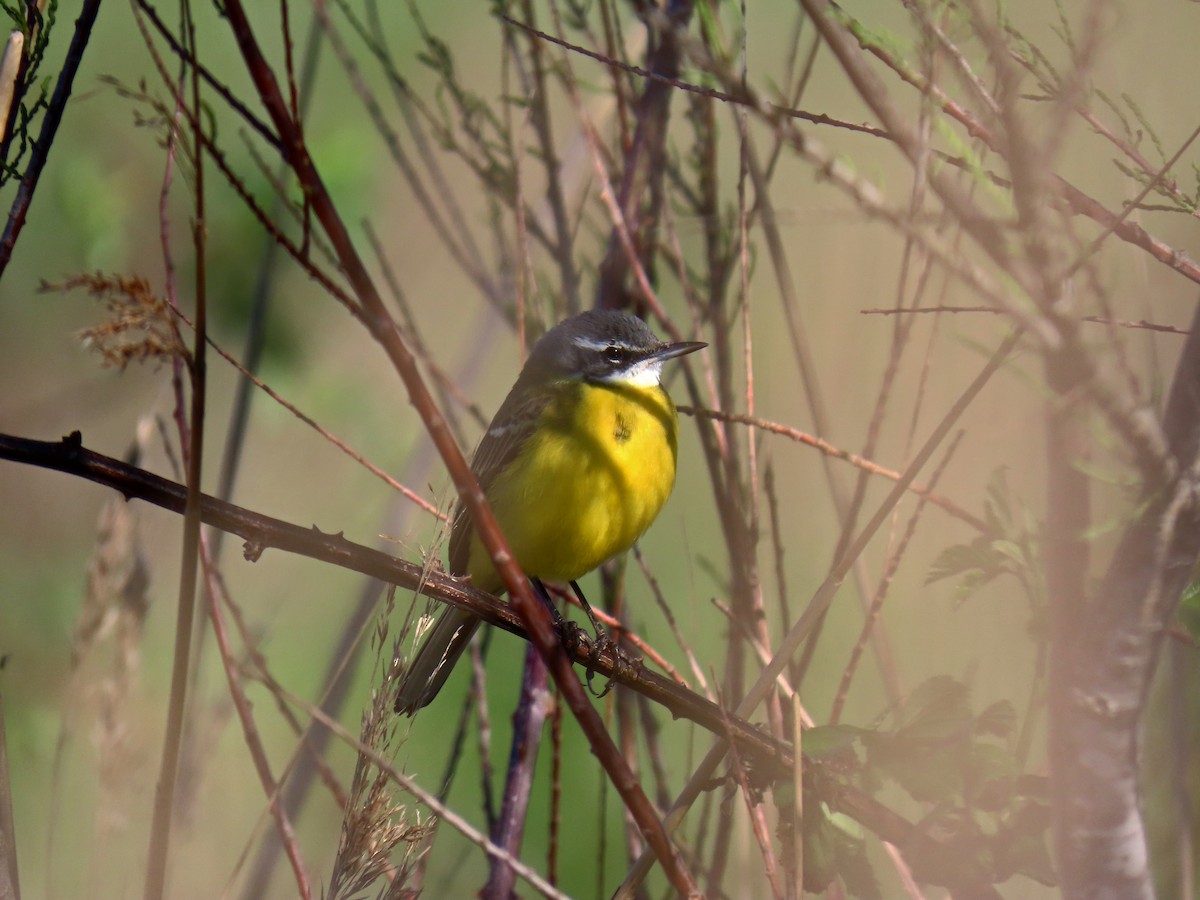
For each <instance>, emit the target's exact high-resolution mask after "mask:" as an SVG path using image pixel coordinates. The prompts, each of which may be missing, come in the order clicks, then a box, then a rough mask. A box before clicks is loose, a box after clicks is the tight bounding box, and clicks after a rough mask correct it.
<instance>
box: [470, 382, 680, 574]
mask: <svg viewBox="0 0 1200 900" xmlns="http://www.w3.org/2000/svg"><path fill="white" fill-rule="evenodd" d="M676 427H677V424H676V415H675V404H674V403H672V402H671V398H670V397H669V396H667V392H666V391H664V390H663V389H662V388H661V387H659V386H658V385H654V386H653V387H637V386H630V385H622V384H615V383H613V384H592V383H587V382H566V383H562V384H559V385H556V386H555V387H554V399H553V400H552V401H551V402H550V403H549V404H548V405H547V407H546V409H545V411H544V412H543V413H542V416H541V418H540V420H539V422H538V428H537V430H536V432H535V434H534V435H533V436H532V437H531V438H530V439H529V440H528V442H527V443H526V445H525V446H524V447H523V448H522V451H521V453H520V455H519V456H518V457H517V459H516V460H514V462H513V463H512V464H510V465H509V467H508V469H507V470H506V471H504V472H503V473H501V474H500V475H498V476H497V477H496V479H495V481H493V483H492V485H491V487H490V488H489V490H488V502H489V503H490V504H491V506H492V510H493V512H494V513H495V514H496V519H497V521H498V522H499V524H500V528H501V530H502V531H503V532H504V534H505V536H506V537H507V538H508V542H509V546H510V547H511V548H512V550H513V553H514V555H515V556H516V559H517V562H518V563H519V564H520V566H521V568H522V569H523V570H524V571H525V573H526V574H527V575H531V576H533V577H535V578H541V579H544V580H546V581H572V580H574V579H576V578H580V577H581V576H583V575H584V574H585V573H587V572H590V571H591V570H592V569H594V568H596V567H597V566H598V565H600V564H601V563H602V562H604V561H605V560H607V559H609V558H610V557H612V556H615V555H616V554H618V553H620V552H622V551H623V550H627V549H628V548H629V547H631V546H632V545H633V543H634V542H635V541H636V540H637V539H638V538H639V537H641V535H642V533H643V532H644V531H645V530H646V529H647V528H648V527H649V526H650V523H651V522H653V521H654V518H655V517H656V516H657V515H658V513H659V510H661V509H662V506H663V504H664V503H665V502H666V500H667V497H668V496H669V495H670V493H671V488H672V487H673V486H674V484H675V456H676ZM469 571H470V573H471V576H472V579H473V581H474V582H475V584H476V585H478V586H479V587H481V588H483V589H484V590H490V591H497V590H500V588H501V584H500V580H499V578H498V577H497V575H496V573H495V570H494V569H493V567H492V564H491V561H490V559H489V558H488V555H487V552H486V551H485V550H484V549H483V546H482V545H481V544H480V543H479V540H478V538H477V537H476V538H473V539H472V545H471V558H470V566H469Z"/></svg>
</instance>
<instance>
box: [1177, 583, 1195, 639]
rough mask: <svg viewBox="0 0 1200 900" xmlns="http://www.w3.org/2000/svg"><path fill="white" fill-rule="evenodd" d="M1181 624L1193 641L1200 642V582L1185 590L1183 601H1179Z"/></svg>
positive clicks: (1191, 584)
mask: <svg viewBox="0 0 1200 900" xmlns="http://www.w3.org/2000/svg"><path fill="white" fill-rule="evenodd" d="M1179 624H1180V625H1182V626H1183V627H1184V629H1185V630H1186V631H1187V633H1188V634H1189V635H1191V637H1192V640H1194V641H1200V581H1193V582H1191V583H1190V584H1189V585H1188V586H1187V587H1186V588H1184V589H1183V599H1182V600H1181V601H1179Z"/></svg>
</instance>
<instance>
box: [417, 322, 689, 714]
mask: <svg viewBox="0 0 1200 900" xmlns="http://www.w3.org/2000/svg"><path fill="white" fill-rule="evenodd" d="M704 346H706V345H705V344H702V343H697V342H692V341H682V342H679V343H663V342H662V341H660V340H659V339H658V338H657V337H655V335H654V332H652V331H651V330H650V329H649V327H647V325H646V323H644V322H643V321H642V320H641V319H639V318H637V317H636V316H633V315H630V314H629V313H624V312H616V311H614V310H592V311H589V312H585V313H581V314H580V315H577V316H573V317H572V318H570V319H567V320H566V321H565V322H561V323H559V324H558V325H556V326H555V327H554V328H551V329H550V330H549V331H547V332H546V334H545V335H543V336H542V338H541V340H539V341H538V342H537V343H536V344H535V345H534V347H533V350H532V352H530V354H529V359H528V360H527V361H526V363H525V367H524V368H523V369H522V370H521V374H520V375H519V376H518V377H517V382H516V384H514V385H513V387H512V390H510V391H509V392H508V397H507V398H505V400H504V403H503V404H502V405H501V407H500V410H499V411H498V412H497V413H496V417H495V418H494V419H493V420H492V424H491V425H490V426H489V427H488V430H487V433H486V434H485V435H484V437H483V440H482V441H481V442H480V444H479V448H478V449H477V450H476V451H475V457H474V460H473V462H472V469H473V470H474V472H475V477H476V478H477V479H479V484H480V487H482V488H483V492H484V495H485V496H486V497H487V500H488V503H489V504H490V506H491V508H492V512H493V513H494V514H495V516H496V521H497V522H498V523H499V525H500V530H501V531H503V532H504V536H505V538H506V539H507V541H508V546H509V547H510V548H511V549H512V552H513V555H514V556H515V557H516V561H517V563H518V564H519V565H520V567H521V569H522V571H524V572H525V574H526V575H528V576H530V578H531V579H532V580H533V582H534V585H535V586H536V587H537V588H538V589H539V591H540V592H541V593H542V594H543V596H545V588H544V587H543V586H542V585H541V581H542V580H545V581H556V582H570V583H571V584H572V587H575V588H576V592H577V593H578V587H577V585H575V584H574V582H575V580H576V579H578V578H581V577H582V576H583V575H585V574H586V573H588V572H590V571H591V570H592V569H594V568H596V567H597V566H599V565H600V564H601V563H602V562H604V561H605V560H607V559H609V558H610V557H613V556H616V555H617V554H618V553H621V552H622V551H624V550H628V549H629V548H630V547H631V546H633V543H634V542H635V541H636V540H637V539H638V538H639V537H641V536H642V533H643V532H644V531H645V530H646V529H647V528H648V527H649V526H650V523H651V522H653V521H654V518H655V517H656V516H657V515H658V513H659V510H661V509H662V506H663V503H665V502H666V499H667V497H668V496H669V495H670V493H671V488H672V487H673V486H674V484H675V456H676V432H677V430H678V421H677V418H676V414H675V404H674V403H672V402H671V398H670V397H669V396H667V392H666V391H665V390H664V389H663V387H662V384H661V383H660V374H661V371H662V365H663V363H664V362H665V361H666V360H668V359H671V358H672V357H675V356H682V355H683V354H685V353H691V352H692V351H693V350H699V349H700V348H701V347H704ZM449 561H450V572H451V573H452V574H454V575H470V576H471V582H472V583H473V584H474V585H475V586H476V587H478V588H480V589H482V590H485V591H489V592H491V593H498V592H500V591H502V590H503V588H504V584H503V582H502V581H501V579H500V576H499V575H498V574H497V573H496V570H495V568H494V567H493V565H492V561H491V557H490V556H489V555H488V552H487V550H486V549H484V547H483V544H482V543H481V542H480V540H479V538H478V536H476V534H475V529H474V528H473V527H472V524H471V517H470V515H469V514H468V513H467V511H466V509H465V507H464V506H463V504H462V502H461V500H460V501H459V504H458V508H457V509H456V510H455V513H454V520H453V525H452V526H451V531H450V560H449ZM580 598H581V599H582V594H580ZM479 622H480V620H479V619H478V618H477V617H475V616H473V615H471V613H469V612H464V611H463V610H461V609H455V608H454V607H449V608H447V609H446V610H445V611H444V612H443V613H442V614H441V616H440V617H439V618H438V620H437V622H436V623H435V624H434V626H433V627H432V629H431V630H430V632H429V636H428V637H427V638H426V639H425V642H424V643H423V644H422V645H421V648H420V650H419V651H418V652H417V654H416V656H415V657H414V659H413V661H412V664H411V665H410V666H409V668H408V671H407V672H405V674H404V676H403V680H402V681H401V683H400V689H399V692H398V693H397V696H396V711H397V712H404V713H408V714H410V715H411V714H412V713H414V712H416V711H417V710H418V709H420V708H421V707H423V706H425V705H426V704H427V703H429V702H430V701H431V700H432V699H433V698H434V697H435V696H436V695H437V692H438V691H439V690H441V688H442V685H443V684H445V682H446V679H447V678H448V677H449V675H450V670H451V669H452V668H453V667H454V664H455V662H457V661H458V658H459V657H460V656H461V655H462V652H463V651H464V650H465V649H466V647H467V644H468V643H469V642H470V640H471V636H472V635H473V634H474V633H475V629H476V628H477V627H478V626H479Z"/></svg>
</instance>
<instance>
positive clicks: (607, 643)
mask: <svg viewBox="0 0 1200 900" xmlns="http://www.w3.org/2000/svg"><path fill="white" fill-rule="evenodd" d="M571 590H572V591H574V592H575V597H576V598H577V599H578V600H579V605H580V606H582V607H583V611H584V612H585V613H587V617H588V619H589V620H590V621H591V623H592V628H593V629H594V630H595V634H596V638H595V640H594V641H593V642H592V664H593V665H595V664H596V663H597V662H599V661H600V655H601V654H602V653H603V652H604V651H605V650H606V649H609V648H611V649H612V652H613V659H614V660H615V661H616V666H617V668H618V669H619V668H620V667H621V659H622V653H621V648H620V647H618V646H617V645H616V644H615V643H614V642H613V639H612V637H611V636H610V635H609V633H608V629H606V628H605V627H604V626H603V625H601V624H600V620H599V619H598V618H597V617H596V613H595V611H594V610H593V609H592V605H591V604H590V603H588V601H587V597H585V596H583V589H582V588H581V587H580V586H579V582H578V581H572V582H571ZM594 675H595V673H594V672H593V671H592V670H591V669H588V670H587V686H588V690H589V691H591V692H592V696H593V697H596V698H600V697H603V696H604V695H605V694H607V693H608V692H609V691H611V690H612V686H613V684H615V683H616V682H615V681H614V680H613V679H609V682H608V684H606V685H605V686H604V688H603V690H601V691H600V692H599V693H597V692H596V689H595V688H594V687H592V678H593V677H594Z"/></svg>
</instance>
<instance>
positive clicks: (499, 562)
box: [225, 0, 696, 894]
mask: <svg viewBox="0 0 1200 900" xmlns="http://www.w3.org/2000/svg"><path fill="white" fill-rule="evenodd" d="M225 12H226V15H227V16H228V19H229V23H230V27H231V29H232V31H233V35H234V38H235V40H236V41H237V44H238V48H239V50H240V51H241V54H242V58H243V60H244V61H245V63H246V68H247V69H248V71H249V73H250V77H251V79H252V80H253V82H254V86H255V89H256V91H257V93H258V95H259V98H260V99H261V100H262V102H263V104H264V105H265V106H266V108H267V112H268V115H269V117H270V119H271V122H272V124H273V125H274V126H275V129H276V131H277V133H278V134H279V137H280V143H281V146H282V152H283V154H284V158H285V159H286V160H287V162H288V164H289V165H290V166H291V168H292V170H293V171H294V172H295V174H296V177H297V179H298V180H299V182H300V185H301V187H302V189H303V190H304V193H305V197H306V199H307V201H308V202H309V203H310V204H311V207H312V210H313V214H314V215H315V217H316V219H317V221H318V222H320V224H321V227H322V229H323V230H324V231H325V233H326V235H327V236H328V238H329V240H330V243H331V244H332V246H333V249H334V252H335V254H336V255H337V257H338V260H339V262H340V263H341V266H342V269H343V271H344V273H345V275H346V278H347V279H348V280H349V282H350V284H351V285H352V286H353V288H354V292H355V294H356V296H357V298H358V300H359V302H360V303H361V304H362V310H363V316H362V321H363V323H364V324H365V325H366V326H367V329H368V330H369V331H370V333H371V336H372V337H373V338H374V339H375V340H376V341H377V342H378V343H379V345H380V346H381V347H382V348H383V350H384V351H385V352H386V353H387V355H388V358H389V360H390V361H391V363H392V366H393V367H394V368H395V369H396V372H397V373H398V374H399V375H400V378H401V379H402V380H403V382H404V386H405V388H406V389H407V391H408V396H409V401H410V402H411V403H412V405H413V407H414V408H415V409H416V411H417V413H418V415H419V416H420V417H421V421H422V422H423V423H424V425H425V428H426V430H427V431H428V432H429V436H430V438H431V439H432V440H433V443H434V446H436V447H437V450H438V453H439V454H440V455H441V457H442V459H443V460H444V461H445V463H446V468H447V469H448V470H449V472H450V476H451V478H452V479H453V481H454V486H455V488H456V489H457V491H458V493H459V496H460V497H461V498H462V499H463V502H464V503H465V504H466V506H467V509H468V510H469V511H470V513H471V517H472V520H473V521H474V522H475V527H476V532H477V533H478V535H479V537H480V539H481V541H482V543H483V544H484V546H485V547H486V548H487V550H488V552H489V553H490V554H491V556H492V560H493V562H494V564H495V566H496V570H497V571H498V572H499V573H500V574H501V576H502V577H503V579H504V583H505V586H506V587H507V589H508V593H509V596H510V597H511V600H512V606H513V608H514V609H515V610H516V611H517V613H518V615H519V616H520V617H521V620H522V621H523V622H524V624H525V625H526V627H527V629H528V631H529V634H530V638H531V640H532V642H533V644H534V646H536V647H537V648H538V652H539V653H541V654H542V658H543V659H544V660H545V661H546V663H547V666H548V667H549V668H550V671H551V674H552V675H553V677H554V680H555V683H556V684H558V686H559V689H560V690H561V691H562V694H563V699H564V701H565V702H566V704H567V706H568V707H570V709H571V711H572V713H574V714H575V717H576V719H577V720H578V721H579V723H580V726H581V728H582V729H583V731H584V733H585V734H586V735H587V738H588V741H589V743H590V744H591V747H592V749H593V751H594V752H595V754H596V756H597V758H598V759H599V760H600V761H601V763H602V764H603V765H604V767H605V770H606V771H607V772H608V774H609V777H610V778H611V779H612V781H613V784H614V786H615V787H616V789H617V791H618V793H620V795H621V799H622V801H623V802H624V803H625V805H626V808H628V809H629V811H630V813H631V815H633V817H634V818H635V819H636V821H637V823H638V826H639V827H640V828H641V829H642V831H643V833H644V834H645V836H646V839H647V842H648V843H649V844H650V846H651V847H652V848H653V849H654V852H655V855H656V856H657V857H658V858H659V860H660V861H661V862H662V863H663V867H664V869H665V871H666V873H667V876H668V878H669V879H670V881H671V883H672V885H674V886H675V888H676V889H677V890H679V891H680V892H681V893H685V894H691V893H694V892H695V890H696V887H695V882H694V880H693V879H692V876H691V874H690V873H689V872H688V870H687V867H686V865H685V864H684V863H683V861H682V859H680V858H679V856H678V854H676V852H675V850H674V848H673V847H672V846H671V843H670V840H669V838H668V837H667V834H666V831H665V830H664V828H663V825H662V822H661V820H660V819H659V818H658V814H657V812H656V811H655V809H654V807H653V805H652V804H651V803H650V801H649V799H648V798H647V797H646V795H645V793H644V792H643V791H642V789H641V786H640V785H639V784H638V782H637V780H636V779H635V778H634V777H633V775H632V773H630V771H629V769H628V767H627V766H626V765H625V762H624V760H623V759H622V758H621V755H620V752H619V751H618V750H617V748H616V746H615V745H614V744H613V742H612V739H611V738H610V737H609V735H608V733H607V731H606V730H605V728H604V723H603V721H601V719H600V716H599V715H598V714H597V712H596V710H595V708H594V707H593V706H592V704H591V702H590V701H589V699H588V697H587V695H586V694H585V693H584V690H583V687H582V686H581V685H580V684H579V680H578V679H577V678H576V677H575V674H574V670H573V669H572V667H571V661H570V659H569V658H568V657H567V655H566V653H565V652H564V651H563V649H562V646H561V643H560V642H559V639H558V634H557V632H556V631H555V630H554V627H553V624H552V623H551V621H550V616H549V613H548V612H547V611H546V610H545V609H544V608H543V607H542V605H541V604H540V603H539V602H538V601H536V600H535V599H534V597H533V593H532V591H531V590H530V587H529V583H528V582H527V581H526V579H525V576H524V575H523V574H522V572H521V570H520V567H519V566H518V565H517V562H516V560H515V558H514V557H513V555H512V553H511V551H509V549H508V546H507V544H506V542H505V540H504V537H503V535H502V534H501V533H500V529H499V526H497V524H496V520H495V518H494V517H493V516H492V512H491V510H490V509H489V508H488V505H487V500H486V499H485V497H484V495H483V491H482V490H481V489H480V487H479V484H478V482H477V481H476V480H475V477H474V475H473V474H472V473H471V469H470V466H468V464H467V461H466V458H465V457H464V456H463V454H462V451H461V450H460V449H459V447H458V445H457V444H456V443H455V441H454V437H453V435H452V434H451V433H450V430H449V428H448V427H447V424H446V420H445V419H444V418H443V416H442V414H441V412H440V410H439V409H438V408H437V405H436V404H435V403H434V400H433V397H432V395H431V394H430V393H429V390H428V388H427V387H426V386H425V383H424V380H423V379H422V377H421V374H420V371H419V370H418V368H417V364H416V361H415V360H414V358H413V356H412V354H411V353H410V352H409V351H408V348H407V347H406V346H405V345H404V341H403V340H402V339H401V337H400V333H399V331H398V330H397V328H396V325H395V322H394V321H393V320H392V318H391V316H389V315H388V313H387V310H386V308H385V306H384V304H383V301H382V299H381V298H380V296H379V294H378V292H377V291H376V289H375V284H374V282H373V281H372V280H371V277H370V275H369V274H368V272H367V270H366V267H365V266H364V265H363V262H362V259H361V258H360V257H359V255H358V253H357V251H356V250H355V248H354V245H353V243H352V242H351V240H350V235H349V233H348V231H347V230H346V226H345V223H344V222H343V221H342V219H341V217H340V215H339V214H338V212H337V209H336V207H335V206H334V203H333V200H332V198H331V197H330V196H329V193H328V192H327V191H326V189H325V185H324V182H323V181H322V179H321V176H320V174H319V173H318V172H317V169H316V165H315V164H314V163H313V160H312V158H311V157H310V156H309V153H308V149H307V147H306V146H305V144H304V140H303V137H302V135H301V131H300V127H299V124H298V123H297V122H296V121H295V120H294V119H293V118H292V116H291V113H290V110H289V109H288V104H287V102H286V100H285V99H284V97H283V95H282V93H281V92H280V89H279V84H278V82H277V81H276V78H275V75H274V73H273V72H272V70H271V68H270V66H269V65H268V64H267V61H266V58H265V57H264V56H263V54H262V51H261V49H260V48H259V46H258V41H257V39H256V38H255V35H254V31H253V29H252V28H251V26H250V22H249V20H248V19H247V17H246V12H245V10H244V9H243V7H242V4H241V2H240V0H229V2H227V3H226V6H225Z"/></svg>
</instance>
